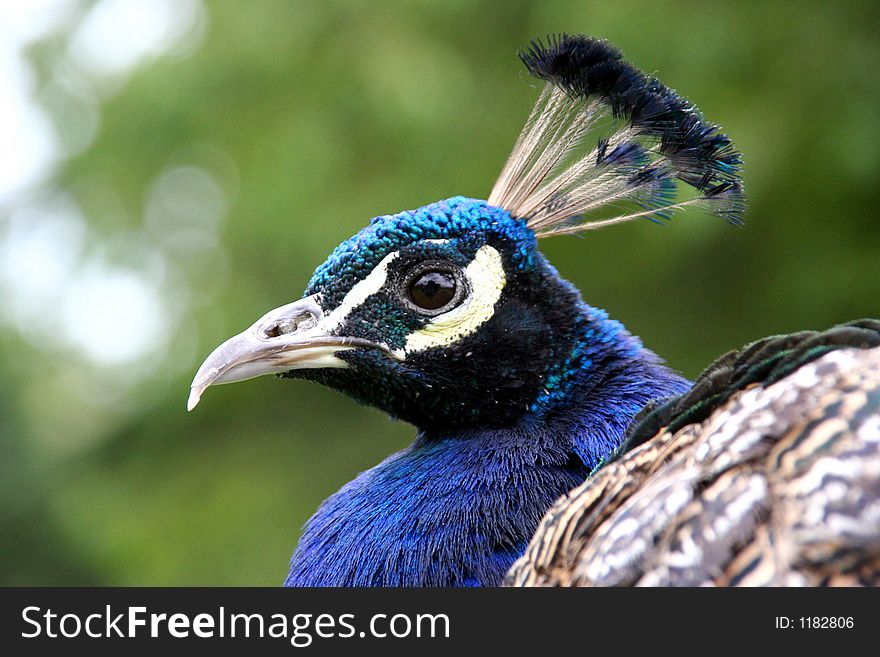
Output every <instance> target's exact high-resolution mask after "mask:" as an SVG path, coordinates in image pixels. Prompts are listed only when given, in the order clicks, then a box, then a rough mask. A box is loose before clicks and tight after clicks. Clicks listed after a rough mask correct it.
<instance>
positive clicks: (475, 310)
mask: <svg viewBox="0 0 880 657" xmlns="http://www.w3.org/2000/svg"><path fill="white" fill-rule="evenodd" d="M464 274H465V276H466V277H467V280H468V286H469V287H470V294H469V295H468V298H467V299H466V300H465V301H464V303H462V304H461V305H460V306H457V307H455V308H453V309H452V310H450V311H449V312H447V313H443V314H442V315H437V316H436V317H434V318H433V319H432V320H431V321H430V322H429V323H428V324H427V325H425V326H424V327H422V328H421V329H419V330H418V331H415V332H413V333H411V334H410V335H409V336H408V337H407V339H406V345H405V346H404V348H403V349H398V350H396V351H395V355H397V356H398V357H401V358H405V357H406V355H407V354H412V353H416V352H419V351H424V350H425V349H430V348H432V347H443V346H446V345H450V344H453V343H454V342H457V341H458V340H461V339H462V338H464V337H466V336H468V335H470V334H472V333H473V332H474V331H476V330H477V329H478V328H479V327H480V326H482V325H483V324H484V323H485V322H486V321H488V320H489V319H490V318H491V317H492V314H493V313H494V312H495V304H496V303H497V302H498V299H499V298H501V291H502V290H503V289H504V285H505V283H506V282H507V277H506V276H505V275H504V264H503V262H502V260H501V254H500V253H498V251H497V250H496V249H494V248H493V247H491V246H488V245H486V246H483V247H481V248H480V250H479V251H477V253H476V255H475V256H474V259H473V260H472V261H471V263H470V264H469V265H468V266H467V267H466V268H465V270H464Z"/></svg>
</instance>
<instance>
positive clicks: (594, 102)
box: [489, 34, 745, 237]
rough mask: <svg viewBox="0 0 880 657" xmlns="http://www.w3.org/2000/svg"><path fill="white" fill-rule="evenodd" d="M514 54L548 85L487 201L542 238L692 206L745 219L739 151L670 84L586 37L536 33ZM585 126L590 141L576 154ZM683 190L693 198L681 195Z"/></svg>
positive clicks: (729, 218)
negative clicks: (589, 146) (525, 47)
mask: <svg viewBox="0 0 880 657" xmlns="http://www.w3.org/2000/svg"><path fill="white" fill-rule="evenodd" d="M520 59H522V61H523V63H524V64H525V65H526V68H527V69H528V71H529V73H531V74H532V75H533V76H534V77H536V78H538V79H540V80H544V81H545V82H546V84H545V86H544V89H543V90H542V91H541V93H540V95H539V96H538V100H537V102H536V104H535V107H534V109H533V110H532V112H531V114H530V116H529V118H528V120H527V121H526V125H525V127H524V128H523V130H522V132H521V133H520V136H519V138H518V139H517V142H516V144H515V146H514V148H513V151H512V152H511V154H510V157H509V158H508V160H507V163H506V164H505V166H504V168H503V169H502V171H501V174H500V175H499V177H498V180H497V182H496V183H495V186H494V188H493V189H492V193H491V195H490V196H489V203H490V204H492V205H495V206H498V207H502V208H504V209H505V210H507V211H508V212H509V213H510V214H511V215H512V216H515V217H518V218H521V219H526V221H527V224H528V226H529V227H530V228H531V229H532V230H534V231H535V233H536V234H537V235H538V236H539V237H543V236H546V235H554V234H560V233H575V232H580V231H583V230H589V229H594V228H600V227H603V226H607V225H610V224H615V223H621V222H624V221H630V220H633V219H637V218H641V217H644V218H648V219H651V220H653V221H665V220H668V219H669V218H670V216H671V215H672V213H673V212H674V211H676V210H678V209H681V208H685V207H688V206H690V205H697V204H698V205H704V206H706V207H707V208H708V209H710V210H711V211H712V212H713V213H714V214H717V215H718V216H720V217H723V218H724V219H726V220H727V221H728V222H730V223H732V224H735V225H740V224H742V214H743V211H744V209H745V204H744V198H743V191H742V180H741V178H740V167H741V164H742V160H741V157H740V154H739V152H738V151H737V150H736V149H735V148H734V146H733V143H732V142H731V141H730V139H729V138H728V137H727V135H724V134H722V133H721V132H720V131H719V127H718V126H716V125H714V124H712V123H709V122H707V121H706V120H705V119H704V118H703V117H702V115H701V114H700V112H699V110H697V108H696V107H694V106H693V105H691V104H690V103H689V102H688V101H687V100H685V99H684V98H682V97H681V96H679V95H678V94H677V93H676V92H675V91H673V90H672V89H670V88H669V87H666V86H665V85H663V84H662V83H661V82H660V81H659V80H657V79H655V78H653V77H650V76H647V75H645V74H644V73H642V72H641V71H639V70H638V69H637V68H635V67H634V66H633V65H632V64H630V63H629V62H627V61H626V60H625V59H624V58H623V55H622V54H621V53H620V51H619V50H617V48H615V47H614V46H612V45H611V44H609V43H607V42H605V41H601V40H598V39H592V38H589V37H586V36H581V35H573V36H572V35H567V34H562V35H559V36H555V35H554V36H550V37H549V38H548V39H547V43H546V44H545V43H544V42H543V41H541V40H536V41H533V42H532V43H531V46H530V48H529V49H528V50H527V51H525V52H521V53H520ZM590 134H594V135H596V136H597V141H596V144H595V146H594V147H593V148H592V150H590V151H588V152H587V153H586V154H582V155H577V153H576V150H577V149H578V147H579V146H580V145H581V143H583V142H584V141H585V139H586V138H587V136H588V135H590ZM603 134H604V135H605V136H601V135H603ZM679 181H680V182H682V183H684V185H679V184H678V182H679ZM680 188H691V190H692V196H691V197H690V198H685V199H683V200H678V198H679V196H678V195H679V191H680ZM609 208H610V209H612V210H611V211H609ZM618 208H620V209H618Z"/></svg>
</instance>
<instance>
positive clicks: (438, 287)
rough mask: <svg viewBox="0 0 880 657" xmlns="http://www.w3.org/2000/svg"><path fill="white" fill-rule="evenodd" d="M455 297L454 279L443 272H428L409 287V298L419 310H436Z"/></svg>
mask: <svg viewBox="0 0 880 657" xmlns="http://www.w3.org/2000/svg"><path fill="white" fill-rule="evenodd" d="M454 296H455V278H454V277H453V276H452V275H451V274H449V273H448V272H444V271H428V272H425V273H424V274H421V275H420V276H419V277H418V278H416V279H415V280H414V281H413V282H412V283H410V285H409V298H410V299H412V302H413V303H414V304H416V305H417V306H418V307H419V308H424V309H425V310H437V309H438V308H442V307H443V306H445V305H446V304H447V303H449V302H450V301H452V298H453V297H454Z"/></svg>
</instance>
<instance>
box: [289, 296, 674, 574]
mask: <svg viewBox="0 0 880 657" xmlns="http://www.w3.org/2000/svg"><path fill="white" fill-rule="evenodd" d="M582 335H583V340H578V341H576V342H575V344H574V346H573V347H572V349H571V353H570V358H569V359H568V360H567V361H566V362H565V363H564V364H561V365H560V367H559V368H558V369H557V370H556V371H554V373H553V374H552V376H551V377H550V378H548V383H547V385H546V386H545V389H544V391H543V392H542V394H541V395H540V396H539V398H538V399H537V400H536V401H535V403H534V404H533V407H532V408H531V409H530V410H529V412H528V413H526V414H525V415H524V416H523V417H522V418H521V419H520V420H519V421H518V422H517V423H516V424H515V425H513V426H508V427H502V428H492V429H485V428H484V429H479V428H472V427H471V428H467V429H458V430H456V429H445V430H443V431H441V432H429V431H420V432H419V434H418V437H417V439H416V441H415V442H414V443H413V445H412V446H410V447H409V448H407V449H405V450H403V451H401V452H398V453H397V454H395V455H393V456H391V457H390V458H388V459H386V460H385V461H384V462H382V463H381V464H379V465H378V466H376V467H375V468H373V469H371V470H368V471H367V472H364V473H362V474H361V475H360V476H358V477H357V478H356V479H355V480H354V481H352V482H350V483H349V484H347V485H346V486H344V487H343V488H342V489H341V490H340V491H339V492H337V493H336V494H335V495H333V496H331V497H330V498H329V499H328V500H327V501H325V502H324V504H322V506H321V507H320V508H319V509H318V511H317V513H316V514H315V515H314V516H313V517H312V519H311V520H310V521H309V523H308V525H307V526H306V529H305V532H304V534H303V536H302V538H301V540H300V543H299V546H298V547H297V550H296V552H295V553H294V555H293V558H292V560H291V569H290V574H289V576H288V579H287V584H288V585H291V586H308V585H311V586H338V585H348V586H374V585H386V586H417V585H432V586H463V585H497V584H499V583H500V581H501V579H502V577H503V575H504V573H505V572H506V571H507V569H508V568H509V567H510V566H511V565H512V563H513V561H514V560H515V559H516V558H517V557H518V556H519V555H520V554H522V552H523V550H524V549H525V546H526V545H527V543H528V541H529V539H530V538H531V536H532V534H533V532H534V531H535V529H536V528H537V524H538V522H539V520H540V519H541V517H542V516H543V515H544V513H546V511H547V510H548V509H549V507H550V505H551V504H552V503H553V502H554V501H555V500H556V499H557V498H558V497H560V496H561V495H563V494H564V493H566V492H567V491H569V490H570V489H571V488H573V487H575V486H576V485H578V484H579V483H581V482H582V481H583V480H584V479H585V478H586V477H587V476H588V475H589V473H590V471H591V470H592V469H593V468H594V467H595V466H596V465H597V464H599V463H600V461H601V459H602V458H604V457H605V456H607V455H608V454H610V453H611V451H613V450H614V448H616V447H617V446H618V445H619V444H620V442H621V440H622V438H623V435H624V432H625V429H626V427H627V425H628V423H629V422H630V420H631V419H632V418H633V416H635V414H636V413H637V412H638V411H639V410H640V409H641V408H642V407H643V406H644V405H645V404H646V403H648V402H649V401H651V400H652V399H655V398H657V397H666V396H669V395H672V394H677V393H680V392H683V391H684V390H685V389H687V387H688V382H687V381H685V380H684V379H682V378H681V377H679V376H678V375H676V374H674V373H673V372H671V371H670V370H668V369H666V368H665V367H663V366H662V365H661V364H660V361H659V359H658V358H657V357H656V356H655V355H654V354H653V353H652V352H650V351H648V350H646V349H644V348H643V347H642V345H641V343H640V342H639V340H638V339H637V338H635V337H633V336H631V335H629V333H627V332H626V331H625V330H624V329H623V327H622V326H621V325H620V324H619V323H617V322H613V321H611V320H608V319H607V316H606V315H605V314H604V313H603V312H602V311H598V310H594V309H591V308H586V307H585V308H584V321H583V334H582Z"/></svg>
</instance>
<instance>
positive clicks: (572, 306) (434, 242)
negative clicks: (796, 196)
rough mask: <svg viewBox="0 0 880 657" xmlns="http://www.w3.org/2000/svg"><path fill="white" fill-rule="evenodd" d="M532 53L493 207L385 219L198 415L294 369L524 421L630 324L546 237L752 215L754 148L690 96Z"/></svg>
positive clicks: (420, 419) (556, 41) (241, 338)
mask: <svg viewBox="0 0 880 657" xmlns="http://www.w3.org/2000/svg"><path fill="white" fill-rule="evenodd" d="M521 58H522V59H523V61H524V62H525V64H526V66H527V67H528V69H529V71H530V72H531V73H532V74H533V75H535V76H536V77H538V78H540V79H543V80H544V81H545V82H546V85H545V88H544V90H543V91H542V93H541V95H540V96H539V98H538V101H537V104H536V107H535V109H534V110H533V112H532V115H531V116H530V117H529V120H528V122H527V124H526V127H525V128H524V130H523V132H522V134H521V135H520V137H519V139H518V141H517V143H516V146H515V147H514V149H513V152H512V153H511V155H510V158H509V159H508V162H507V164H506V165H505V167H504V169H503V170H502V173H501V175H500V177H499V179H498V181H497V182H496V184H495V187H494V189H493V190H492V193H491V195H490V196H489V198H488V200H487V201H483V200H476V199H468V198H464V197H453V198H450V199H447V200H445V201H439V202H437V203H433V204H431V205H428V206H425V207H423V208H420V209H418V210H415V211H410V212H401V213H399V214H395V215H387V216H381V217H377V218H375V219H373V220H372V222H371V223H370V224H369V225H368V226H367V227H366V228H364V229H363V230H362V231H360V232H359V233H358V234H357V235H355V236H354V237H352V238H351V239H349V240H347V241H345V242H343V243H342V244H340V245H339V246H338V247H337V248H336V249H335V250H334V252H333V253H332V254H331V255H330V257H329V258H328V259H327V260H326V261H325V262H324V263H323V264H322V265H321V266H320V267H318V269H317V270H316V271H315V273H314V275H313V276H312V279H311V281H310V282H309V284H308V288H307V289H306V291H305V294H304V295H303V297H302V298H301V299H299V300H298V301H294V302H293V303H289V304H287V305H284V306H281V307H279V308H276V309H275V310H272V311H270V312H268V313H267V314H265V315H264V316H263V317H261V318H260V319H259V320H257V321H256V322H255V323H254V324H253V325H252V326H251V327H249V328H248V329H247V330H245V331H244V332H242V333H240V334H239V335H237V336H235V337H233V338H231V339H229V340H227V341H226V342H225V343H223V344H222V345H220V346H219V347H218V348H217V349H215V350H214V352H213V353H212V354H211V355H210V356H209V357H208V358H207V360H206V361H205V362H204V364H203V365H202V366H201V368H200V369H199V371H198V373H197V374H196V376H195V379H194V381H193V384H192V392H191V395H190V398H189V403H188V407H189V408H190V409H192V408H193V407H194V406H195V405H196V404H197V403H198V401H199V399H200V397H201V395H202V393H203V392H204V390H205V389H206V388H207V387H208V386H210V385H212V384H216V383H229V382H234V381H241V380H244V379H248V378H252V377H255V376H259V375H262V374H269V373H276V374H280V375H282V376H285V377H298V378H306V379H310V380H314V381H318V382H320V383H323V384H325V385H328V386H331V387H333V388H336V389H338V390H340V391H342V392H344V393H346V394H349V395H351V396H353V397H354V398H356V399H357V400H359V401H361V402H364V403H368V404H371V405H374V406H377V407H379V408H381V409H382V410H384V411H386V412H388V413H389V414H391V415H392V416H394V417H398V418H401V419H404V420H406V421H409V422H411V423H413V424H415V425H416V426H418V427H420V428H423V429H424V428H426V427H431V428H434V429H437V428H445V427H469V426H483V427H486V426H508V425H510V424H513V423H516V422H518V421H520V420H521V419H522V418H523V417H524V416H526V415H528V414H529V413H534V412H535V411H536V408H539V407H540V406H541V404H542V402H543V401H546V399H547V398H548V396H551V397H552V396H553V395H554V393H555V389H556V388H557V387H558V386H559V385H560V382H561V381H562V380H564V379H565V377H566V375H567V370H574V369H577V368H579V367H581V366H582V365H583V363H582V362H581V361H582V360H583V358H587V357H588V356H587V354H588V353H589V352H590V348H591V346H597V345H601V344H603V343H607V342H609V341H611V340H613V339H614V335H613V334H614V333H615V331H617V330H619V325H617V324H616V323H608V322H603V321H602V320H603V319H604V313H602V311H598V310H594V309H592V308H590V307H588V306H586V305H585V304H583V302H582V301H581V299H580V296H579V294H578V293H577V291H576V290H574V288H573V287H571V286H570V285H569V284H568V283H566V282H565V281H563V280H561V279H560V278H559V276H558V275H557V274H556V271H555V270H554V269H553V267H552V266H551V265H550V264H549V263H548V262H547V261H546V260H545V258H544V257H543V256H542V255H541V254H540V252H539V251H538V248H537V238H539V237H544V236H547V235H555V234H565V233H576V232H580V231H584V230H588V229H593V228H598V227H602V226H607V225H610V224H615V223H620V222H623V221H629V220H633V219H637V218H647V219H650V220H653V221H658V222H662V221H666V220H668V219H669V217H670V215H671V214H672V212H674V211H675V210H678V209H680V208H682V207H685V206H688V205H692V204H703V205H707V206H709V207H710V208H711V209H712V211H713V212H714V213H716V214H718V215H720V216H722V217H724V218H725V219H727V220H728V221H729V222H731V223H735V224H736V223H739V222H740V217H741V213H742V210H743V204H742V188H741V183H740V180H739V177H738V173H739V164H740V159H739V154H738V153H737V152H736V150H735V149H734V148H733V146H732V144H731V142H730V140H729V139H728V138H727V137H726V136H725V135H723V134H720V133H719V131H718V128H717V126H714V125H712V124H710V123H707V122H705V121H704V120H703V119H702V117H701V116H700V114H699V112H698V111H697V110H696V109H695V108H694V107H693V106H691V105H690V104H689V103H688V102H687V101H685V100H684V99H682V98H681V97H679V96H678V95H677V94H676V93H675V92H673V91H672V90H670V89H668V88H667V87H664V86H663V85H662V84H660V83H659V82H658V81H657V80H656V79H654V78H651V77H648V76H646V75H644V74H643V73H641V72H640V71H638V70H637V69H635V68H634V67H633V66H632V65H630V64H629V63H627V62H626V61H625V60H623V58H622V56H621V55H620V53H619V51H617V50H616V49H615V48H614V47H612V46H610V45H609V44H607V43H605V42H603V41H598V40H594V39H590V38H587V37H583V36H566V35H562V36H561V37H556V38H551V39H550V40H549V42H548V43H547V44H544V43H542V42H535V43H533V44H532V47H531V48H530V50H529V51H527V52H525V53H522V54H521ZM591 134H592V135H594V136H596V135H598V136H597V137H596V139H595V141H592V142H590V143H592V144H593V146H592V148H590V149H589V150H586V152H585V153H581V154H577V150H578V146H579V145H580V144H582V143H584V142H585V138H586V137H587V136H588V135H591ZM680 183H684V184H680ZM684 187H688V188H690V189H691V190H692V194H691V197H690V198H685V199H681V200H680V199H679V197H678V193H679V191H680V189H679V188H684ZM626 206H629V207H630V208H632V209H630V210H628V211H625V212H624V213H622V214H613V213H610V212H609V211H608V209H609V208H614V209H618V208H620V207H626Z"/></svg>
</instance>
